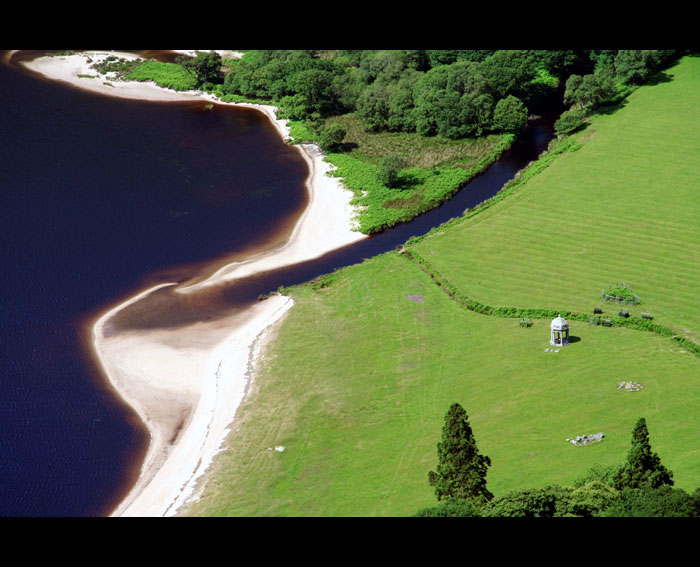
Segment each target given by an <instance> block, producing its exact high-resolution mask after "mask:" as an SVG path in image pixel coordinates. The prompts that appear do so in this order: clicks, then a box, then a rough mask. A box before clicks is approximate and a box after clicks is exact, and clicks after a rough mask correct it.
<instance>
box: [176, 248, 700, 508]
mask: <svg viewBox="0 0 700 567" xmlns="http://www.w3.org/2000/svg"><path fill="white" fill-rule="evenodd" d="M293 296H294V297H295V299H296V302H297V303H296V305H295V307H294V308H293V309H292V310H291V311H290V313H289V314H288V316H287V318H286V320H285V321H284V322H283V324H282V325H281V327H280V328H279V329H278V331H277V333H278V334H277V335H276V340H275V341H274V343H272V344H271V345H270V346H271V348H269V349H268V350H267V355H266V359H265V362H264V364H263V368H262V372H261V374H259V375H258V376H257V378H256V380H255V384H254V387H253V390H252V392H251V395H250V396H249V398H248V399H247V400H246V402H245V403H244V404H243V405H242V407H241V410H240V413H239V416H238V419H237V422H236V427H235V430H234V433H233V435H232V436H231V437H230V439H229V442H228V449H227V450H226V451H225V452H223V453H222V454H221V455H220V456H219V458H218V459H217V462H216V465H215V471H214V472H213V473H212V475H211V479H210V481H209V484H208V485H207V489H206V491H205V493H204V495H203V497H202V500H201V501H200V502H199V503H197V504H196V505H194V506H192V507H191V508H190V509H189V510H188V514H192V515H207V516H210V515H234V516H235V515H240V516H402V515H411V514H413V513H415V512H416V511H417V510H418V509H420V508H421V507H426V506H431V505H434V504H435V503H436V501H435V496H434V493H433V491H432V488H431V487H430V486H429V484H428V480H427V479H428V471H430V470H431V469H434V468H435V466H436V463H437V453H436V443H437V442H438V440H439V437H440V434H441V428H442V425H443V423H444V416H445V413H446V412H447V409H448V408H449V406H450V404H452V403H453V402H459V403H461V404H462V405H463V407H464V408H465V409H466V410H467V412H468V414H469V417H470V422H471V424H472V427H473V429H474V433H475V436H476V439H477V443H478V446H479V448H480V450H481V451H482V452H483V453H484V454H486V455H488V456H489V457H491V459H492V461H493V464H492V466H491V468H490V470H489V474H488V477H487V478H488V485H489V488H490V489H491V491H492V492H494V493H495V494H497V495H498V494H504V493H505V492H507V491H509V490H515V489H520V488H531V487H538V486H543V485H545V484H549V483H559V484H569V483H572V482H573V481H574V480H575V479H576V478H578V477H580V476H582V475H583V474H585V473H586V472H587V470H588V469H589V468H590V467H592V466H594V465H611V464H616V463H619V462H621V461H622V460H624V458H625V456H626V453H627V450H628V449H629V446H630V440H631V432H632V427H633V425H634V422H635V421H636V419H637V418H638V417H640V416H644V417H646V418H647V422H648V424H649V429H650V432H651V441H652V446H653V448H654V450H656V451H657V452H658V453H659V454H660V455H661V457H662V459H663V462H664V463H665V464H666V465H667V466H668V467H669V468H671V470H673V471H674V473H675V474H676V479H677V481H678V482H677V485H678V486H680V487H684V488H687V489H694V488H695V487H697V486H698V485H699V483H700V471H698V466H697V463H698V451H697V449H698V444H697V430H698V420H697V419H696V413H697V412H696V411H695V410H696V408H697V385H696V384H697V378H696V376H697V364H698V363H697V359H696V358H695V357H694V356H692V355H689V354H683V353H682V352H681V350H680V349H679V348H678V347H677V346H676V345H675V344H674V343H673V342H672V341H670V340H669V339H665V338H661V337H657V336H654V335H652V334H651V333H640V332H635V331H630V330H626V329H608V328H603V327H593V326H590V325H587V324H583V325H574V326H573V327H572V335H573V336H575V337H578V338H579V339H580V340H578V341H577V342H576V343H574V344H572V345H571V346H570V347H567V348H566V349H562V350H560V352H558V353H554V352H551V351H550V352H545V349H547V348H549V344H548V340H549V329H548V324H547V322H540V321H536V322H535V324H534V325H533V326H532V327H530V328H522V327H520V326H519V325H518V321H517V320H514V319H504V318H497V317H489V316H485V315H478V314H475V313H473V312H470V311H467V310H465V309H464V308H462V307H460V306H459V305H458V304H457V303H456V302H454V301H453V300H451V299H450V298H449V297H448V296H447V295H446V294H445V293H443V292H442V291H441V290H440V289H439V288H438V287H437V286H436V285H435V284H434V283H433V282H432V281H431V280H430V279H429V278H428V276H426V275H425V274H424V273H423V272H422V271H421V270H420V269H419V268H417V266H416V265H415V264H414V263H412V262H410V261H409V260H407V259H405V258H404V257H403V256H401V255H399V254H398V253H395V252H392V253H390V254H387V255H383V256H380V257H377V258H373V259H371V260H369V261H366V262H365V263H364V264H361V265H358V266H353V267H350V268H347V269H345V270H343V271H342V272H341V276H340V278H339V280H338V281H337V282H335V283H334V284H332V285H331V286H330V287H328V288H325V289H321V290H317V291H313V290H311V289H310V288H304V289H298V290H296V291H295V292H294V294H293ZM640 353H644V354H643V356H642V355H640ZM622 380H635V381H637V382H640V383H641V384H643V385H644V389H643V390H641V391H639V392H626V391H623V390H619V389H618V388H617V386H618V383H619V382H620V381H622ZM598 432H603V433H604V435H605V439H604V441H603V442H602V443H599V444H596V445H591V446H588V447H576V446H574V445H572V444H570V443H568V442H566V439H567V438H571V437H575V436H577V435H584V434H591V433H598ZM278 446H282V447H284V448H285V450H284V451H283V452H277V451H274V448H275V447H278Z"/></svg>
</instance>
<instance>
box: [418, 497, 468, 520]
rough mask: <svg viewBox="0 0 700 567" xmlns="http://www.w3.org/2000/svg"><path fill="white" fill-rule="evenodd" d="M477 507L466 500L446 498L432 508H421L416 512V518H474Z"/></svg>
mask: <svg viewBox="0 0 700 567" xmlns="http://www.w3.org/2000/svg"><path fill="white" fill-rule="evenodd" d="M479 515H480V514H479V509H478V508H477V507H476V506H475V505H474V504H473V503H472V502H468V501H467V500H453V499H450V500H447V501H445V502H442V503H440V504H439V505H437V506H434V507H432V508H423V509H422V510H419V511H418V513H417V514H416V517H418V518H476V517H479Z"/></svg>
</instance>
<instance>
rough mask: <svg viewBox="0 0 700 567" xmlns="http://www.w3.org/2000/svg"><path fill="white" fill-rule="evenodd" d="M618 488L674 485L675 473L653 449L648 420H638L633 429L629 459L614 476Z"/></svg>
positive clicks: (641, 418)
mask: <svg viewBox="0 0 700 567" xmlns="http://www.w3.org/2000/svg"><path fill="white" fill-rule="evenodd" d="M613 483H614V486H615V488H616V489H617V490H622V489H623V488H659V487H660V486H663V485H669V486H672V485H673V473H672V472H671V471H669V470H668V469H667V468H666V467H664V466H663V465H662V464H661V459H660V458H659V456H658V455H657V454H656V453H654V452H653V451H652V450H651V444H650V442H649V431H648V430H647V422H646V420H645V419H644V418H643V417H640V418H639V419H638V420H637V423H636V424H635V426H634V430H633V431H632V448H631V449H630V451H629V453H628V454H627V461H626V462H625V463H624V464H623V465H622V467H621V468H620V470H619V471H618V472H617V474H616V475H615V476H614V478H613Z"/></svg>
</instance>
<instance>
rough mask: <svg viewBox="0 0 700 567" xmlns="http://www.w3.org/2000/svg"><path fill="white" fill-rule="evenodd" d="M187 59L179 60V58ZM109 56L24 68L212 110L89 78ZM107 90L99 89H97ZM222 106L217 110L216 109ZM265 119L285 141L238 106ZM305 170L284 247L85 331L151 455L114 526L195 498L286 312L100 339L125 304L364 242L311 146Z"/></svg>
mask: <svg viewBox="0 0 700 567" xmlns="http://www.w3.org/2000/svg"><path fill="white" fill-rule="evenodd" d="M181 51H183V52H184V51H186V50H181ZM109 55H116V56H118V57H125V58H134V57H137V56H136V55H134V54H129V53H118V52H110V51H102V52H97V51H91V52H83V53H80V54H76V55H69V56H54V57H40V58H37V59H35V60H33V61H31V62H28V63H25V64H24V65H25V66H26V67H27V68H28V69H30V70H31V71H34V72H36V73H39V74H41V75H43V76H44V77H46V78H49V79H51V80H56V81H63V82H65V83H68V84H70V85H72V86H75V87H78V88H82V89H86V90H90V91H93V92H97V93H100V94H103V95H108V96H118V97H123V98H133V99H141V100H158V101H171V100H192V99H193V97H196V98H199V99H202V98H203V99H206V100H211V101H212V102H217V103H218V101H216V100H215V99H214V98H213V97H211V96H210V95H208V94H206V93H202V92H200V91H188V92H185V93H178V92H175V91H170V90H166V89H163V88H161V87H158V86H157V85H155V84H152V83H140V82H120V81H115V80H113V79H110V77H109V76H101V77H98V78H83V77H81V75H93V76H94V75H96V74H97V73H96V71H94V70H93V69H91V68H90V65H91V62H93V61H99V60H100V59H103V58H105V57H107V56H109ZM105 83H107V84H105ZM219 104H224V103H219ZM238 106H248V107H252V108H256V109H258V110H260V111H262V112H264V113H265V114H266V115H267V116H268V118H269V119H270V120H271V122H272V123H273V124H274V125H275V126H276V128H277V129H278V131H279V133H280V135H281V136H282V137H283V138H284V139H285V140H287V139H288V137H289V129H288V127H287V124H286V121H284V120H278V119H277V118H276V115H275V109H274V108H273V107H270V106H260V105H253V104H238ZM297 147H298V148H299V151H300V152H301V154H302V156H303V157H304V159H305V160H306V161H307V163H308V164H309V172H310V174H309V178H308V179H307V187H308V190H309V197H310V199H309V205H308V207H307V209H306V210H305V212H304V213H303V215H302V216H301V218H300V219H299V221H298V222H297V225H296V227H295V229H294V230H293V232H292V235H291V236H290V238H289V239H288V240H287V242H285V243H284V244H282V245H280V246H277V247H276V248H274V249H271V250H269V251H267V252H262V253H259V254H257V255H255V256H254V257H252V258H250V259H249V260H246V261H244V262H236V263H233V264H230V265H228V266H225V267H223V268H221V269H219V270H218V271H217V272H216V273H214V274H213V275H212V276H210V277H209V278H207V279H206V280H204V281H202V282H199V283H197V284H193V285H190V286H188V287H186V288H182V289H179V288H178V287H177V286H176V284H174V283H173V284H161V285H159V286H156V287H153V288H151V289H148V290H145V291H143V292H142V293H140V294H138V295H137V296H135V297H133V298H130V299H129V300H127V301H125V302H124V303H122V304H120V305H118V306H116V307H114V308H113V309H111V310H110V311H108V312H107V313H105V314H103V315H102V316H101V317H100V318H99V319H98V320H97V321H96V322H95V325H94V327H93V346H94V351H95V356H96V358H97V360H98V361H99V363H100V365H101V366H102V369H103V372H104V374H105V376H106V377H107V378H108V379H109V381H110V383H111V384H112V385H113V387H114V389H115V390H116V391H117V393H118V394H119V395H120V396H121V397H122V398H123V399H124V400H125V401H126V402H127V403H129V404H130V405H131V406H132V407H133V408H134V410H135V411H136V412H137V413H138V415H139V416H140V417H141V419H142V420H143V422H144V423H145V424H146V426H147V427H148V430H149V432H150V435H151V440H150V445H149V448H148V453H147V456H146V459H145V461H144V464H143V466H142V469H141V474H140V476H139V479H138V480H137V483H136V485H135V486H134V487H133V489H132V490H131V492H130V493H129V494H128V495H127V497H126V498H125V499H124V500H123V501H122V503H121V504H120V505H119V506H118V507H117V509H116V510H115V511H114V512H113V513H112V515H113V516H171V515H174V514H175V513H176V512H177V510H178V508H179V507H180V506H182V505H183V504H185V503H186V502H187V501H188V500H190V499H192V498H194V497H196V494H195V487H196V486H201V485H202V483H201V482H200V481H201V480H202V479H203V478H205V477H202V475H203V473H204V472H205V471H206V469H207V468H208V466H209V465H210V464H211V462H212V460H213V458H214V456H215V455H216V453H217V452H218V451H219V450H220V449H221V446H222V443H223V441H224V439H225V438H226V436H227V435H228V433H229V432H230V428H231V425H232V423H233V420H234V418H235V414H236V410H237V408H238V406H239V405H240V402H241V400H242V399H243V397H244V395H245V392H246V387H247V384H248V382H249V380H250V379H251V378H252V373H253V372H254V368H255V360H256V357H257V353H256V349H255V348H254V347H255V345H256V344H259V343H260V342H261V341H260V340H259V339H261V338H263V337H264V336H265V332H266V330H268V329H270V327H271V326H272V325H273V324H274V323H275V322H277V321H279V320H280V318H281V317H282V316H284V314H285V313H287V312H288V311H289V309H290V308H291V307H292V305H293V301H292V300H291V299H290V298H287V297H283V296H279V295H273V296H272V297H270V298H268V299H267V300H265V301H262V302H259V303H256V304H255V305H253V306H252V307H251V308H250V309H248V310H246V311H244V312H243V313H238V314H236V315H231V317H228V318H223V319H217V321H216V322H200V323H196V324H194V325H189V326H187V327H183V328H178V329H161V330H148V331H130V332H127V333H124V332H122V333H118V334H108V335H107V336H106V335H105V333H104V331H105V328H106V327H107V326H108V325H109V321H110V318H111V317H112V316H113V315H114V314H115V313H117V312H118V311H120V310H121V309H122V308H124V307H125V306H127V305H130V304H131V303H134V302H136V301H139V300H140V299H142V298H143V297H145V296H147V295H148V294H150V293H151V292H153V291H155V290H157V289H160V288H161V287H164V286H174V287H173V289H174V290H175V291H178V292H183V293H196V292H197V290H198V289H201V288H202V287H207V286H210V285H214V284H217V283H221V282H224V281H228V280H231V279H235V278H240V277H244V276H248V275H250V274H253V273H256V272H259V271H265V270H269V269H273V268H278V267H282V266H285V265H288V264H293V263H296V262H300V261H304V260H309V259H312V258H315V257H318V256H320V255H322V254H325V253H326V252H329V251H331V250H334V249H336V248H339V247H342V246H345V245H347V244H351V243H353V242H357V241H359V240H361V239H363V238H366V237H365V236H364V235H362V234H361V233H359V232H356V231H354V230H353V227H354V225H353V217H354V211H353V210H352V207H351V206H350V204H349V202H350V199H351V198H352V194H351V192H350V191H348V190H347V189H345V188H344V187H343V185H342V184H341V182H340V180H338V179H337V178H330V177H328V176H327V175H326V173H327V172H328V170H329V167H330V166H329V164H328V163H326V162H324V161H323V155H322V154H321V152H320V151H319V149H318V148H317V147H316V146H313V145H308V144H305V145H300V146H297Z"/></svg>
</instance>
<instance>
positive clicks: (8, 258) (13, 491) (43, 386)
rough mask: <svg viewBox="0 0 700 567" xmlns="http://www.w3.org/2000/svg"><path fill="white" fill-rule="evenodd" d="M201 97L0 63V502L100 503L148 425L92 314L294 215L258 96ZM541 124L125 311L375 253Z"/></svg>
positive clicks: (272, 238)
mask: <svg viewBox="0 0 700 567" xmlns="http://www.w3.org/2000/svg"><path fill="white" fill-rule="evenodd" d="M205 107H206V104H205V103H204V102H192V103H189V102H188V103H181V102H177V103H156V102H142V101H131V100H120V99H116V98H110V97H102V96H97V95H93V94H90V93H86V92H82V91H79V90H76V89H73V88H71V87H68V86H64V85H62V84H58V83H53V82H50V81H46V80H43V79H41V78H39V77H35V76H32V75H31V74H28V73H27V72H20V71H19V70H18V69H17V68H15V67H13V66H11V65H7V64H0V240H1V246H0V265H1V266H2V271H1V272H0V274H1V275H0V290H1V291H2V295H0V353H1V355H2V358H1V359H0V360H1V363H2V367H1V368H0V454H1V455H2V456H3V458H2V459H1V460H0V516H99V515H106V514H109V512H110V511H111V510H112V509H113V508H114V507H115V506H116V505H117V504H118V503H119V501H120V500H121V498H122V497H123V496H125V495H126V493H127V492H128V490H129V488H130V486H131V484H132V483H133V482H134V480H135V478H136V475H137V474H138V471H139V468H140V465H141V461H142V459H143V456H144V455H145V451H146V448H147V435H146V432H145V430H144V429H143V427H142V425H141V424H140V423H139V421H138V419H137V418H136V416H135V415H134V414H133V413H132V412H131V410H130V409H129V408H128V407H126V406H125V405H124V404H123V403H121V402H120V400H119V399H118V398H117V397H116V396H115V395H114V393H113V392H112V391H111V389H110V387H109V386H108V384H107V383H106V382H105V380H104V379H103V377H102V375H101V374H100V372H99V370H98V369H97V367H96V366H95V363H94V359H93V357H92V355H91V352H90V349H89V332H90V326H91V323H92V322H93V321H94V319H95V318H96V317H97V316H98V315H100V314H101V313H102V312H104V311H105V310H106V309H107V308H108V307H109V306H111V305H113V304H116V303H118V302H121V301H123V300H124V299H126V298H127V297H129V296H130V295H132V294H134V293H135V292H136V291H139V290H141V289H144V288H146V287H149V286H151V285H154V284H156V283H161V282H164V281H167V282H171V281H185V280H187V279H189V278H190V277H193V276H195V275H197V274H199V273H201V271H202V270H204V269H206V267H207V266H209V267H211V264H212V262H215V261H217V262H218V263H219V264H220V263H221V262H222V261H224V259H231V258H235V257H242V256H245V255H246V254H249V253H250V252H251V251H252V250H255V249H258V248H259V247H261V246H265V245H269V244H270V243H276V242H279V241H280V240H281V239H283V238H284V237H285V235H286V234H288V232H289V231H290V230H291V229H292V228H293V226H294V223H295V221H296V219H297V218H298V216H299V215H300V214H301V211H302V210H303V208H304V206H305V204H306V202H307V198H306V190H305V187H304V180H305V178H306V174H307V168H306V164H305V163H304V161H303V160H302V158H301V157H300V155H299V153H298V151H297V150H296V149H294V148H290V147H289V146H286V145H285V144H284V143H283V142H282V140H281V139H280V137H279V135H278V134H277V132H276V130H275V129H274V128H273V126H272V125H270V124H269V122H268V121H267V119H266V118H265V117H264V116H263V115H262V114H261V113H259V112H257V111H254V110H249V109H240V108H237V109H234V108H229V107H224V106H220V105H217V106H215V107H214V109H213V110H206V108H205ZM551 136H552V129H551V120H549V121H547V120H542V121H535V122H533V123H532V124H531V125H530V126H529V128H528V131H527V134H526V136H525V137H524V139H523V141H522V142H519V143H518V144H516V146H515V147H514V148H513V149H512V150H511V151H509V152H507V154H506V155H504V157H503V158H502V159H501V160H500V161H499V162H498V163H497V164H495V165H494V166H492V167H491V168H489V170H488V171H487V172H486V173H485V174H483V175H481V176H479V177H478V178H476V179H475V180H474V181H472V182H471V183H470V184H469V185H468V186H467V187H466V188H465V189H463V190H462V191H460V192H459V193H458V194H457V195H456V196H455V197H454V198H453V199H451V200H450V201H448V202H447V203H446V204H445V205H443V206H442V207H440V208H438V209H436V210H434V211H432V212H430V213H427V214H425V215H422V216H421V217H419V218H418V219H416V220H414V221H413V222H411V223H406V224H404V225H399V226H397V227H395V228H393V229H391V230H389V231H387V232H385V233H383V234H379V235H376V236H374V237H372V238H369V239H367V240H366V241H363V242H361V243H359V244H356V245H353V246H350V247H347V248H344V249H341V250H338V251H336V252H333V253H331V254H328V255H326V256H324V257H322V258H320V259H318V260H314V261H311V262H305V263H303V264H298V265H295V266H291V267H289V268H284V269H281V270H277V271H275V272H270V273H266V274H260V275H257V276H255V277H252V278H248V279H246V280H245V281H243V282H238V283H236V284H235V285H231V286H227V287H225V288H222V289H220V290H217V291H216V296H212V297H211V298H209V299H208V300H207V301H208V304H207V305H202V304H201V303H199V304H195V305H193V306H179V305H177V306H175V307H173V306H170V307H168V308H167V309H166V310H165V312H166V314H167V316H163V317H159V316H157V315H156V316H150V315H149V316H143V317H142V316H141V315H139V316H138V317H133V316H132V317H131V318H129V317H127V318H126V320H125V321H124V324H125V325H126V326H128V325H132V326H133V325H145V326H154V325H176V324H178V323H180V322H182V321H184V320H192V319H193V318H197V317H204V316H206V317H212V316H216V312H217V310H218V309H222V308H228V307H229V306H231V305H237V304H241V303H246V302H250V301H254V300H255V298H257V296H258V295H259V294H260V293H267V292H269V291H271V290H274V289H277V287H279V286H280V285H292V284H295V283H300V282H303V281H306V280H308V279H311V278H313V277H315V276H316V275H319V274H322V273H327V272H330V271H332V270H334V269H335V268H338V267H341V266H343V265H348V264H352V263H355V262H358V261H361V260H362V259H363V258H367V257H371V256H373V255H375V254H377V253H381V252H386V251H388V250H391V249H393V248H395V247H396V246H397V245H399V244H401V243H403V242H405V241H406V240H407V239H408V238H409V237H411V236H415V235H420V234H424V233H425V232H427V231H428V230H430V229H431V228H432V227H434V226H437V225H439V224H441V223H442V222H444V221H446V220H448V219H450V218H452V217H455V216H459V215H460V214H461V213H462V212H463V211H464V210H465V209H466V208H468V207H473V206H474V205H476V204H478V203H480V202H481V201H483V200H485V199H487V198H488V197H490V196H491V195H493V194H494V193H495V192H496V191H498V189H500V187H502V186H503V184H504V183H505V182H506V181H508V180H509V179H510V178H512V177H513V175H514V174H515V173H516V172H517V171H518V170H519V169H521V168H522V167H524V166H525V165H526V164H527V163H528V162H529V161H531V160H533V159H535V158H536V157H537V155H539V153H540V152H541V151H542V150H543V149H545V148H546V146H547V143H548V142H549V140H550V139H551ZM132 315H133V313H132ZM137 315H138V313H137Z"/></svg>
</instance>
